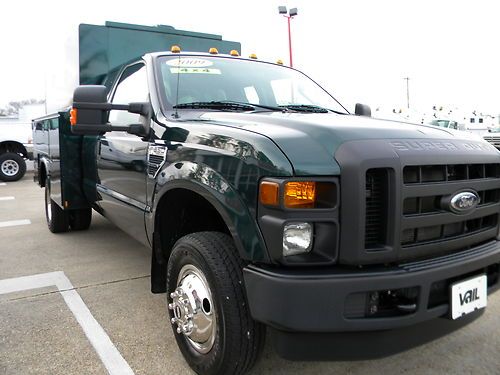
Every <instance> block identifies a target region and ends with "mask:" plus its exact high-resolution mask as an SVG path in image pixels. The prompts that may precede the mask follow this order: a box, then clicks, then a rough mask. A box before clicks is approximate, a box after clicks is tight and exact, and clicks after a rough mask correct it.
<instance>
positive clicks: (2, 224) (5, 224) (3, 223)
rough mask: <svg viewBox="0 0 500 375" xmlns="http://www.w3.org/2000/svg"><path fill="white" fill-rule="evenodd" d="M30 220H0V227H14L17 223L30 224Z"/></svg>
mask: <svg viewBox="0 0 500 375" xmlns="http://www.w3.org/2000/svg"><path fill="white" fill-rule="evenodd" d="M30 224H31V221H30V220H28V219H25V220H11V221H0V228H6V227H16V226H18V225H30Z"/></svg>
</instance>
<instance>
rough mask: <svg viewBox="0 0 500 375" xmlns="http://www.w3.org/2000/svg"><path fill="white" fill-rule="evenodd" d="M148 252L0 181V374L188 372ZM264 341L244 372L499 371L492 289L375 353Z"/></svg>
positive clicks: (499, 308) (499, 325) (102, 225)
mask: <svg viewBox="0 0 500 375" xmlns="http://www.w3.org/2000/svg"><path fill="white" fill-rule="evenodd" d="M149 257H150V253H149V251H148V249H147V248H145V247H143V246H142V245H140V244H139V243H137V242H135V241H134V240H133V239H131V238H130V237H128V236H127V235H125V234H124V233H123V232H121V231H120V230H119V229H117V228H116V227H114V226H113V225H112V224H111V223H110V222H108V221H107V220H106V219H104V218H102V217H100V216H99V215H98V214H94V217H93V222H92V226H91V228H90V230H89V231H86V232H70V233H65V234H59V235H55V234H52V233H50V232H49V230H48V229H47V227H46V223H45V213H44V203H43V190H42V189H40V188H38V187H37V186H36V185H35V184H34V183H33V182H32V175H31V174H30V173H28V174H27V175H26V176H25V178H24V179H23V180H21V181H18V182H13V183H6V184H0V374H1V375H4V374H5V375H7V374H8V375H11V374H23V375H24V374H106V373H107V372H108V371H109V369H110V368H111V369H112V371H114V373H116V374H128V373H135V374H191V373H192V372H191V371H190V369H189V368H188V366H187V365H186V364H185V362H184V360H183V358H182V356H181V354H180V352H179V351H178V349H177V346H176V343H175V340H174V337H173V334H172V331H171V328H170V326H169V322H168V319H167V311H166V306H165V301H164V299H165V296H164V295H153V294H151V293H150V292H149V283H150V280H149V273H150V270H149V268H150V258H149ZM33 275H35V276H33ZM36 275H38V276H36ZM40 275H41V276H40ZM27 276H30V277H27ZM8 279H9V280H8ZM6 280H7V281H6ZM269 341H270V340H268V343H267V344H266V348H265V350H264V354H263V356H262V359H261V360H260V361H259V363H258V364H257V366H256V367H255V368H254V370H253V371H252V374H273V375H278V374H302V375H303V374H343V373H349V374H382V373H384V374H400V373H406V374H442V373H448V374H449V373H457V374H458V373H460V374H464V373H466V374H472V373H474V374H499V373H500V356H499V352H500V292H498V293H497V294H496V295H492V296H491V297H490V298H489V301H488V308H487V309H486V311H485V313H484V314H483V315H482V316H481V317H480V319H478V320H475V321H474V322H473V323H471V324H469V325H467V326H466V327H464V328H462V329H461V330H458V331H456V332H453V333H451V334H450V335H447V336H444V337H441V338H439V339H437V340H434V341H432V342H429V343H427V344H425V345H422V346H419V347H416V348H413V349H410V350H408V351H406V352H403V353H400V354H396V355H393V356H390V357H387V358H384V359H379V360H370V361H352V362H345V361H344V362H290V361H286V360H283V359H281V358H279V357H278V356H277V355H276V354H275V353H274V351H273V350H272V347H271V345H270V343H269ZM96 348H97V349H96ZM332 350H334V348H332Z"/></svg>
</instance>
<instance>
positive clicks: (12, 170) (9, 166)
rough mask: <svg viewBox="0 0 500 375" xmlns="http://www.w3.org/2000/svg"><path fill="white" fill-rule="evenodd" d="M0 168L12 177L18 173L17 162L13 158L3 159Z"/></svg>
mask: <svg viewBox="0 0 500 375" xmlns="http://www.w3.org/2000/svg"><path fill="white" fill-rule="evenodd" d="M0 169H1V170H2V173H3V174H4V175H5V176H7V177H13V176H15V175H16V174H18V173H19V164H18V163H17V162H16V161H15V160H10V159H9V160H5V161H4V162H3V163H2V165H1V166H0Z"/></svg>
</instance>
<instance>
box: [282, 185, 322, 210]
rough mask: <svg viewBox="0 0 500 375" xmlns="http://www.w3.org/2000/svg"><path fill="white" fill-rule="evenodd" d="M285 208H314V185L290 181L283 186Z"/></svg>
mask: <svg viewBox="0 0 500 375" xmlns="http://www.w3.org/2000/svg"><path fill="white" fill-rule="evenodd" d="M284 195H285V207H287V208H314V204H315V202H316V183H315V182H311V181H292V182H287V183H286V184H285V192H284Z"/></svg>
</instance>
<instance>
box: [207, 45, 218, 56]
mask: <svg viewBox="0 0 500 375" xmlns="http://www.w3.org/2000/svg"><path fill="white" fill-rule="evenodd" d="M208 53H209V54H211V55H217V54H219V51H218V50H217V48H215V47H212V48H210V49H209V50H208Z"/></svg>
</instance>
